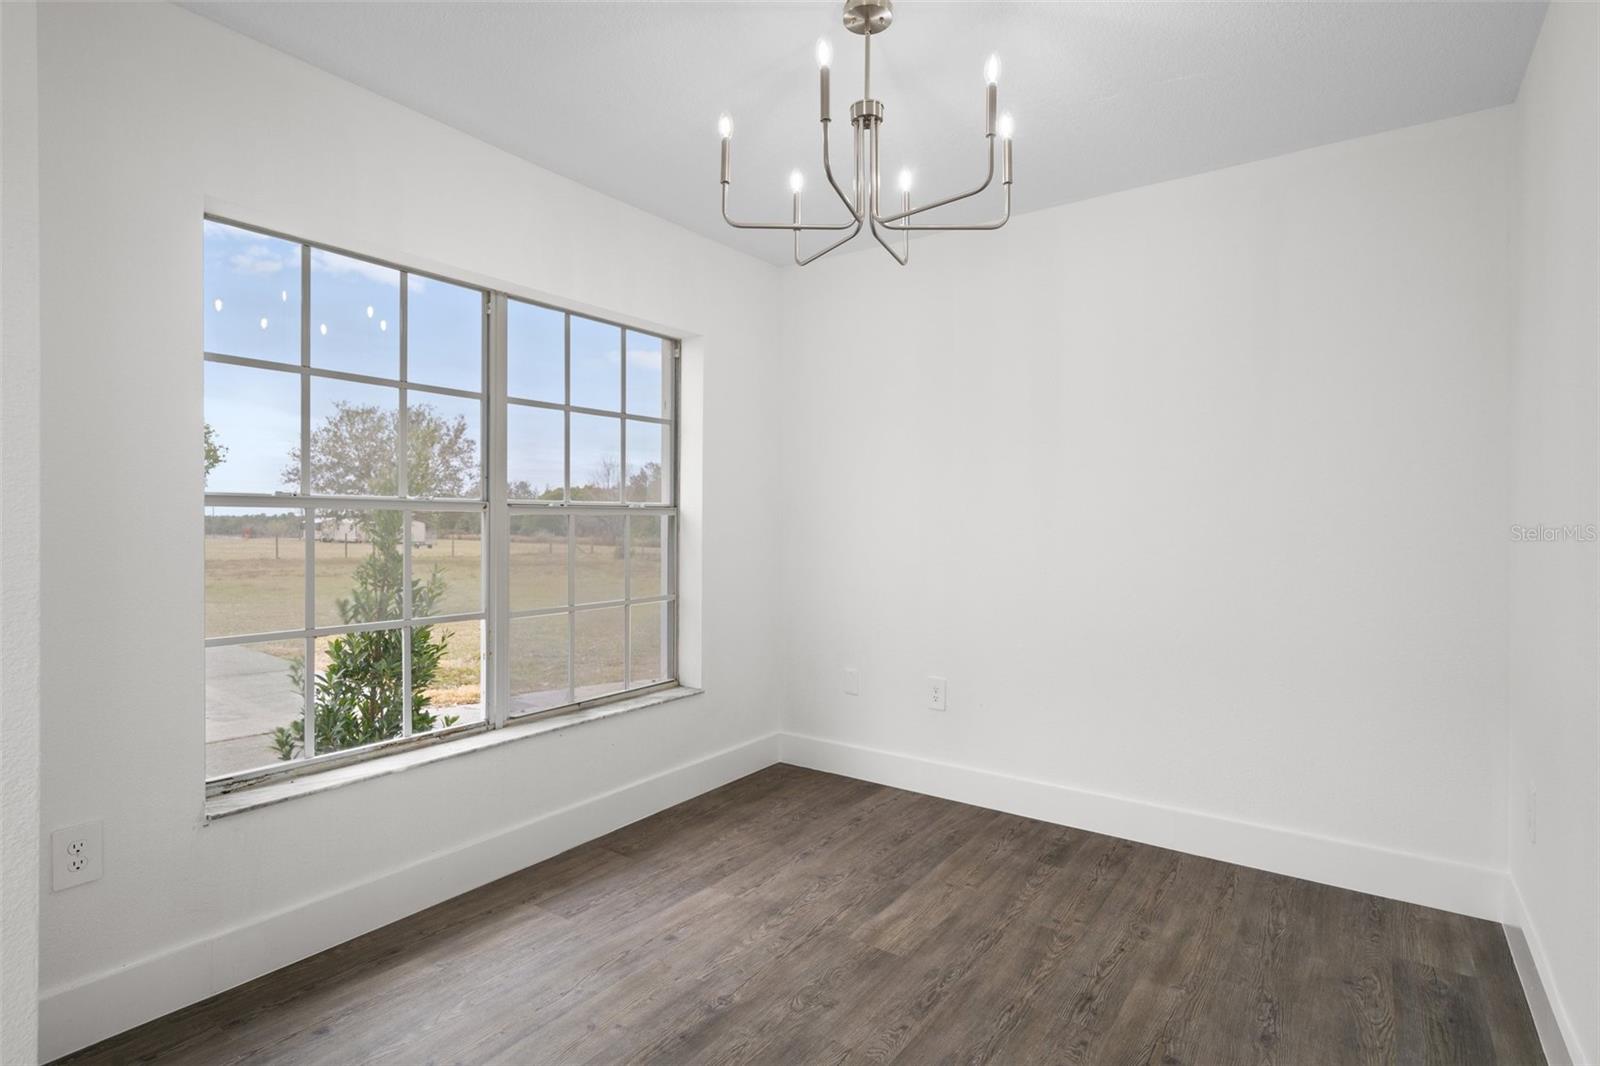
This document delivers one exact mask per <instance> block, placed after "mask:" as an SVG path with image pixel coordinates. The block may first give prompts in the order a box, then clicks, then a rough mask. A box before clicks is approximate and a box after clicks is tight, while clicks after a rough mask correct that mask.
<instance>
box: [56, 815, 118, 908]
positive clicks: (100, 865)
mask: <svg viewBox="0 0 1600 1066" xmlns="http://www.w3.org/2000/svg"><path fill="white" fill-rule="evenodd" d="M103 835H104V834H103V823H101V822H84V823H82V824H81V825H69V826H67V827H66V828H65V829H57V830H56V831H55V832H53V833H51V834H50V890H51V891H52V892H60V891H61V890H62V889H63V888H71V887H73V886H74V885H82V884H87V883H88V882H90V881H98V880H100V875H101V874H102V873H104V872H105V866H104V850H103V848H102V847H101V840H102V837H103Z"/></svg>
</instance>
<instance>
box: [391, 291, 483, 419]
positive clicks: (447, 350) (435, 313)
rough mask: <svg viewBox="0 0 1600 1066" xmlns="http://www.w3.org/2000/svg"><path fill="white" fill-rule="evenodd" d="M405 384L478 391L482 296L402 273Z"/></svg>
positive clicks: (480, 358) (481, 355)
mask: <svg viewBox="0 0 1600 1066" xmlns="http://www.w3.org/2000/svg"><path fill="white" fill-rule="evenodd" d="M406 320H407V324H406V380H407V381H415V382H417V383H419V384H422V385H442V386H444V387H445V388H450V389H466V390H468V391H469V392H481V391H482V390H483V326H484V314H483V293H481V292H479V291H478V290H477V289H468V288H465V287H463V286H460V285H451V284H449V283H448V282H444V281H435V280H434V279H433V278H424V277H421V276H419V275H417V274H408V275H406Z"/></svg>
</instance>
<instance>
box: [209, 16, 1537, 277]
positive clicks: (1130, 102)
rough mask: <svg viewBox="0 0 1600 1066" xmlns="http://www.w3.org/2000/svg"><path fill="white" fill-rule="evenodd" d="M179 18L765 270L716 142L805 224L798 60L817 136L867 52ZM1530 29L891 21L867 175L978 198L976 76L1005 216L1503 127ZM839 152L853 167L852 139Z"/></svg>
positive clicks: (855, 82)
mask: <svg viewBox="0 0 1600 1066" xmlns="http://www.w3.org/2000/svg"><path fill="white" fill-rule="evenodd" d="M185 6H187V7H189V8H191V9H192V10H195V11H197V12H199V13H200V14H203V15H205V16H206V17H208V18H211V19H214V20H216V21H217V22H220V23H222V24H223V25H226V26H229V27H232V28H233V29H235V30H238V31H239V32H241V33H244V34H246V35H248V36H250V37H253V38H255V39H257V40H259V41H262V42H264V43H266V44H268V45H271V46H272V47H274V48H277V49H280V50H281V51H284V52H287V53H289V54H291V55H294V56H297V57H299V58H301V59H303V60H305V61H307V62H309V63H312V64H313V65H315V66H318V67H321V68H322V69H324V70H327V71H329V72H331V73H333V74H336V75H338V76H339V77H342V78H345V79H347V80H349V81H352V82H355V83H356V84H357V85H361V86H364V87H366V88H368V89H371V90H373V91H374V92H377V93H379V94H381V95H383V96H386V97H389V98H390V99H393V100H396V101H399V102H400V103H402V104H405V105H406V106H408V107H411V108H413V109H415V110H417V111H420V112H422V113H424V114H427V115H430V116H432V117H434V118H436V119H439V120H440V121H442V122H445V123H448V124H449V125H451V126H454V127H456V128H457V129H460V130H463V131H465V132H467V133H470V134H472V135H473V136H475V137H478V138H480V139H482V140H484V141H487V142H489V143H490V144H494V145H497V146H498V147H500V148H503V149H505V150H506V151H509V152H512V153H514V154H516V155H519V156H521V157H523V158H525V159H528V160H530V161H532V162H534V163H537V164H539V165H540V166H542V167H545V168H547V169H549V170H552V171H555V172H556V173H558V174H563V175H565V176H567V177H569V178H572V179H573V180H575V181H579V182H581V183H583V184H584V185H587V186H590V187H591V188H594V189H598V190H600V191H602V192H605V193H608V194H610V195H611V196H614V197H616V198H617V199H619V200H623V201H626V202H628V203H631V204H634V205H636V206H638V207H640V208H643V209H644V210H646V211H649V212H652V213H654V214H657V215H660V216H662V217H664V218H667V219H671V220H672V221H674V222H678V223H681V224H682V225H684V226H686V227H688V228H690V229H692V230H696V231H698V232H700V233H703V234H705V235H706V236H708V237H712V238H714V239H716V240H719V241H722V242H724V243H727V244H729V245H732V246H734V247H737V248H741V249H744V250H746V251H749V252H752V253H754V254H757V255H760V256H763V257H764V258H767V259H770V260H771V261H773V262H777V263H782V262H787V261H788V256H789V251H790V249H789V242H788V238H787V236H786V235H783V234H775V233H766V234H759V233H758V234H750V233H739V232H735V231H732V230H730V229H728V228H727V227H726V226H725V225H724V224H723V223H722V221H721V218H720V215H719V213H718V199H717V197H718V187H717V151H718V148H717V137H716V129H715V127H716V119H717V116H718V114H719V113H720V112H723V111H727V112H729V113H731V114H732V115H733V117H734V122H735V129H734V185H733V188H734V203H735V214H736V215H741V216H744V217H750V216H753V215H760V216H763V217H767V218H776V219H786V218H787V217H788V210H789V199H788V192H787V175H788V173H789V171H790V170H791V169H792V168H794V167H799V168H800V169H802V170H803V171H805V173H806V176H807V180H808V183H807V188H808V194H807V205H808V215H809V217H811V218H813V219H818V220H820V219H822V218H823V217H824V215H823V213H824V205H825V204H826V202H827V201H826V200H824V198H823V197H822V196H821V190H820V189H819V184H820V182H821V173H820V166H821V164H820V161H819V152H820V136H821V135H820V132H819V127H818V123H817V114H816V108H817V86H816V77H817V75H816V67H815V62H814V60H813V58H812V51H813V45H814V42H815V40H816V38H817V37H819V36H823V35H826V36H827V37H829V38H830V39H831V40H832V42H833V45H834V49H835V52H836V56H835V60H834V71H835V74H834V114H835V115H836V116H838V117H839V118H841V119H843V118H847V117H848V116H847V111H848V102H849V100H850V98H851V97H852V96H853V95H855V94H858V93H859V91H860V78H861V55H860V47H861V39H860V38H858V37H855V36H854V35H851V34H848V33H846V32H845V31H844V30H843V29H842V28H841V26H840V23H839V5H838V4H837V3H833V2H820V3H744V4H730V3H524V4H492V3H466V4H451V3H320V2H312V3H295V4H283V3H257V2H236V3H189V4H186V5H185ZM1543 16H1544V5H1543V4H1542V3H1476V2H1474V3H1453V2H1414V0H1407V2H1399V3H1348V2H1341V3H1327V2H1278V3H1148V2H1121V3H1058V4H1049V3H1000V2H991V3H978V2H971V3H936V2H932V0H925V2H923V0H900V2H899V3H898V5H897V7H896V19H895V23H894V25H893V26H892V27H891V28H890V30H889V32H888V33H887V34H885V35H883V36H880V37H879V38H877V41H876V45H875V47H874V55H873V90H874V95H875V96H876V97H877V98H879V99H880V100H882V101H883V102H884V107H885V122H884V133H883V138H884V141H883V143H884V148H883V154H884V161H885V167H884V174H885V177H886V179H887V178H888V177H889V176H890V175H893V174H894V173H896V172H897V171H898V169H899V168H900V166H902V165H908V166H910V167H911V168H912V169H913V170H914V171H915V172H916V174H917V178H918V190H919V193H920V194H924V195H932V194H935V193H938V192H941V191H943V192H953V191H956V190H958V189H964V188H966V187H969V186H970V185H973V184H976V183H977V181H978V180H979V179H981V177H982V168H983V156H982V151H983V145H984V142H983V139H982V133H983V128H982V122H983V78H982V68H983V62H984V59H985V58H986V57H987V56H988V54H989V53H990V52H998V53H999V55H1000V56H1001V59H1002V62H1003V64H1004V69H1003V72H1002V77H1001V80H1000V100H1001V107H1002V108H1005V109H1008V110H1011V111H1012V112H1014V113H1015V115H1016V123H1017V134H1016V160H1017V175H1016V186H1015V197H1016V209H1017V211H1019V212H1024V211H1029V210H1036V209H1038V208H1042V207H1049V206H1051V205H1054V204H1061V203H1066V202H1069V201H1073V200H1081V199H1085V198H1087V197H1091V196H1098V195H1101V194H1104V193H1108V192H1114V191H1116V190H1119V189H1127V188H1132V187H1135V186H1139V185H1147V184H1150V183H1152V182H1157V181H1164V180H1167V179H1169V178H1176V177H1182V176H1184V175H1188V174H1197V173H1200V172H1203V171H1207V170H1214V169H1216V168H1219V167H1225V166H1230V165H1233V164H1237V163H1243V162H1247V161H1249V160H1252V159H1261V158H1265V157H1268V156H1273V155H1278V154H1281V153H1284V152H1289V151H1294V150H1296V149H1300V148H1307V147H1310V146H1312V145H1318V144H1326V143H1329V142H1333V141H1339V140H1344V139H1346V138H1350V137H1357V136H1361V135H1363V134H1368V133H1375V132H1378V131H1380V130H1386V129H1394V128H1397V127H1400V126H1408V125H1412V124H1414V123H1418V122H1427V121H1430V120H1433V119H1438V118H1444V117H1447V116H1450V115H1457V114H1464V113H1466V112H1469V111H1476V110H1479V109H1482V108H1486V107H1494V106H1496V105H1499V104H1505V103H1509V102H1511V101H1512V100H1513V99H1515V98H1516V94H1517V88H1518V85H1519V84H1520V83H1521V80H1522V72H1523V68H1524V67H1525V66H1526V65H1527V61H1528V56H1529V53H1530V52H1531V50H1532V48H1533V42H1534V39H1535V37H1536V36H1537V34H1538V30H1539V24H1540V21H1541V20H1542V18H1543ZM835 126H836V127H837V129H836V137H835V148H834V151H835V158H836V160H837V159H839V158H841V157H842V158H846V159H847V158H848V153H849V143H848V139H847V137H848V133H849V127H848V124H847V122H845V121H836V122H835ZM845 170H846V172H848V162H847V163H846V164H845ZM835 206H837V205H835ZM975 210H976V211H979V212H981V211H982V210H983V209H982V208H978V209H975ZM955 217H956V216H955V215H954V214H953V213H952V214H950V216H949V218H947V219H945V220H947V221H949V220H954V219H955ZM930 220H932V219H931V218H930Z"/></svg>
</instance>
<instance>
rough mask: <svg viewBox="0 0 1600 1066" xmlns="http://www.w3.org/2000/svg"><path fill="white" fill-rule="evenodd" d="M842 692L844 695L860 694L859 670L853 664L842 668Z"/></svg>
mask: <svg viewBox="0 0 1600 1066" xmlns="http://www.w3.org/2000/svg"><path fill="white" fill-rule="evenodd" d="M844 694H845V695H846V696H859V695H861V671H859V670H857V669H856V668H855V667H853V666H847V667H845V668H844Z"/></svg>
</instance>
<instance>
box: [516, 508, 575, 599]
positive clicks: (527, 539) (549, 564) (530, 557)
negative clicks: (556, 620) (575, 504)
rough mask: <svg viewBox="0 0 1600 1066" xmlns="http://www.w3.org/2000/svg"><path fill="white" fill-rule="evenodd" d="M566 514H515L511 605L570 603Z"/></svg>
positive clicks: (567, 519) (567, 520)
mask: <svg viewBox="0 0 1600 1066" xmlns="http://www.w3.org/2000/svg"><path fill="white" fill-rule="evenodd" d="M569 521H570V519H569V518H568V517H567V516H566V515H564V514H514V515H512V516H511V544H510V546H509V547H510V555H511V573H510V584H511V609H512V610H513V611H533V610H538V609H539V608H541V607H565V606H566V605H567V523H568V522H569Z"/></svg>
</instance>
